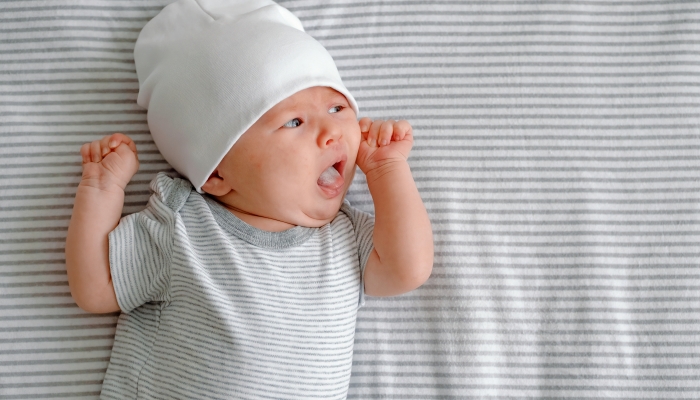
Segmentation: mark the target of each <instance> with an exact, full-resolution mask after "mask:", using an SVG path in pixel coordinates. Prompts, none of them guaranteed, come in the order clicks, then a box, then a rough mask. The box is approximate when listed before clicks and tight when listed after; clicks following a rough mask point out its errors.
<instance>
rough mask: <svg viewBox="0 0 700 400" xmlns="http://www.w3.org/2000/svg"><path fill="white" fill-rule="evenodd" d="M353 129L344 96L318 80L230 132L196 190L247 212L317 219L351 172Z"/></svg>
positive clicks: (330, 211) (333, 207) (303, 221)
mask: <svg viewBox="0 0 700 400" xmlns="http://www.w3.org/2000/svg"><path fill="white" fill-rule="evenodd" d="M360 137H361V136H360V127H359V125H358V123H357V117H356V114H355V111H354V110H353V109H352V107H350V102H349V101H348V100H347V99H346V98H345V96H343V95H342V94H341V93H339V92H337V91H336V90H334V89H331V88H329V87H324V86H314V87H311V88H308V89H304V90H301V91H299V92H297V93H295V94H293V95H292V96H290V97H288V98H286V99H284V100H282V101H281V102H279V103H277V104H276V105H275V106H274V107H272V108H271V109H270V110H268V111H267V112H266V113H265V114H264V115H263V116H262V117H260V119H258V120H257V121H256V122H255V123H254V124H253V126H251V127H250V128H249V129H248V130H247V131H246V132H245V133H244V134H243V135H242V136H241V137H240V138H239V139H238V141H237V142H236V143H235V144H234V145H233V147H232V148H231V150H229V151H228V153H226V155H225V156H224V158H223V160H222V161H221V163H220V164H219V165H218V166H217V167H216V169H215V170H214V172H213V173H212V174H211V175H210V176H209V178H208V179H207V181H206V182H205V183H204V185H202V190H203V191H204V192H206V193H209V194H211V195H213V196H216V197H217V198H218V199H219V200H220V201H221V202H224V203H226V204H230V205H232V206H234V207H236V208H238V209H240V210H245V211H246V212H249V213H252V214H255V215H261V216H265V217H268V218H273V219H276V220H279V221H284V222H287V223H291V224H294V225H302V226H313V227H317V226H322V225H324V224H326V223H328V222H330V221H331V220H332V219H333V218H334V217H335V215H336V214H337V212H338V209H339V208H340V205H341V203H342V201H343V198H344V197H345V193H346V192H347V189H348V187H349V186H350V183H351V182H352V178H353V176H354V175H355V158H356V156H357V150H358V148H359V146H360Z"/></svg>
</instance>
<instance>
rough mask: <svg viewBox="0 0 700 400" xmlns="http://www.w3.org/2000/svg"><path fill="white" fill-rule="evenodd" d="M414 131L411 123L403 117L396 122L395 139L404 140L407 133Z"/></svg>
mask: <svg viewBox="0 0 700 400" xmlns="http://www.w3.org/2000/svg"><path fill="white" fill-rule="evenodd" d="M412 131H413V128H412V127H411V124H409V123H408V121H406V120H405V119H402V120H401V121H398V122H396V123H395V124H394V140H403V138H404V137H406V134H409V133H411V132H412Z"/></svg>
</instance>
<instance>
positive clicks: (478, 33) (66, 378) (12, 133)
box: [0, 0, 700, 399]
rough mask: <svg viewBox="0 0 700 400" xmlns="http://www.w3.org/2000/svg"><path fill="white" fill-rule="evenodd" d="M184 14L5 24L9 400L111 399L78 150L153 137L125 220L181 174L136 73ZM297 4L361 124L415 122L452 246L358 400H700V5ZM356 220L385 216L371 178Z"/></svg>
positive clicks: (2, 299)
mask: <svg viewBox="0 0 700 400" xmlns="http://www.w3.org/2000/svg"><path fill="white" fill-rule="evenodd" d="M168 3H170V1H168V0H146V1H110V0H81V1H67V0H53V1H35V0H19V1H16V0H15V1H13V0H5V1H3V2H1V3H0V168H1V172H0V398H2V399H96V398H98V396H99V393H100V388H101V383H102V379H103V377H104V373H105V370H106V368H107V364H108V361H109V356H110V351H111V348H112V343H113V339H114V332H115V326H116V322H117V317H118V314H116V313H115V314H101V315H97V314H89V313H86V312H84V311H82V310H81V309H79V308H78V307H77V306H76V305H75V303H74V302H73V300H72V298H71V296H70V291H69V288H68V283H67V277H66V271H65V259H64V246H65V238H66V230H67V226H68V222H69V220H70V215H71V212H72V204H73V199H74V196H75V192H76V188H77V185H78V183H79V181H80V177H81V158H80V154H79V149H80V146H81V145H82V144H83V143H85V142H89V141H92V140H96V139H98V138H101V137H102V136H104V135H108V134H110V133H113V132H123V133H126V134H128V135H129V136H131V137H132V138H133V139H135V141H136V143H137V146H138V148H139V159H140V161H141V168H140V170H139V172H138V173H137V175H136V176H135V177H134V178H133V180H132V181H131V183H130V184H129V185H128V186H127V189H126V201H125V206H124V211H123V214H124V215H127V214H130V213H133V212H137V211H139V210H141V209H143V208H144V207H145V205H146V202H147V199H148V197H149V195H150V193H149V188H148V183H149V182H150V181H151V179H152V178H153V177H154V176H155V174H156V173H157V172H159V171H173V170H172V168H171V167H170V166H169V165H168V164H167V163H166V162H165V161H164V160H163V158H162V157H161V155H160V153H159V152H158V149H157V148H156V147H155V146H154V144H153V141H152V140H151V136H150V134H149V130H148V125H147V124H146V112H145V110H144V109H142V108H141V107H139V106H138V105H137V104H136V96H137V94H138V80H137V77H136V73H135V68H134V60H133V47H134V42H135V40H136V38H137V36H138V33H139V31H140V29H141V28H142V27H143V25H144V24H145V23H146V22H147V21H148V20H149V19H151V18H152V17H153V16H155V15H156V14H157V13H158V12H159V11H160V10H161V9H162V8H163V7H164V6H165V5H167V4H168ZM280 4H282V5H283V6H285V7H287V8H288V9H289V10H290V11H292V12H293V13H294V14H296V15H297V16H298V17H299V18H300V19H301V21H302V23H303V24H304V26H305V28H306V30H307V31H308V32H309V33H310V34H311V35H313V36H314V37H315V38H317V39H318V40H319V41H320V42H321V43H322V44H323V45H324V46H326V48H327V49H328V50H329V52H330V53H331V54H332V56H333V57H334V59H335V61H336V63H337V65H338V69H339V71H340V74H341V76H342V78H343V81H344V82H345V84H346V86H347V87H348V89H349V90H350V91H351V92H352V93H353V94H354V96H355V97H356V99H357V101H358V103H359V108H360V110H361V116H369V117H372V118H380V119H388V118H392V119H406V120H408V121H410V122H411V123H412V124H413V127H414V134H415V144H414V147H413V150H412V152H411V154H410V157H409V163H410V166H411V170H412V173H413V176H414V178H415V181H416V184H417V186H418V189H419V191H420V194H421V196H422V198H423V201H424V203H425V206H426V208H427V210H428V213H429V216H430V219H431V223H432V227H433V231H434V239H435V263H434V268H433V273H432V276H431V277H430V279H429V280H428V281H427V282H426V283H425V284H424V285H423V286H422V287H420V288H418V289H417V290H415V291H412V292H410V293H407V294H404V295H401V296H397V297H386V298H380V297H369V296H368V297H367V302H366V305H365V306H364V307H363V308H362V309H361V310H360V312H359V315H358V321H357V329H356V335H355V347H354V361H353V368H352V378H351V383H350V389H349V393H348V398H350V399H468V398H479V399H555V398H556V399H602V398H606V399H607V398H615V399H671V398H673V399H696V398H700V381H699V379H698V376H700V291H699V289H700V251H699V250H698V239H699V238H700V215H699V214H700V182H699V178H700V175H699V174H698V172H699V171H700V152H699V150H700V118H699V110H700V108H699V105H700V25H699V23H700V3H698V2H697V1H684V0H658V1H656V0H648V1H641V0H640V1H602V0H601V1H598V0H585V1H584V0H578V1H577V0H571V1H568V0H543V1H530V0H522V1H509V0H492V1H477V0H473V1H467V0H464V1H442V0H435V1H413V0H381V1H360V0H354V1H352V0H330V1H321V0H293V1H292V0H290V1H280ZM173 172H174V171H173ZM347 198H348V200H349V201H350V202H351V203H352V204H353V205H355V206H357V207H358V208H361V209H363V210H365V211H368V212H372V211H373V207H372V201H371V197H370V196H369V192H368V190H367V186H366V181H365V179H364V176H363V175H362V173H361V172H359V170H358V174H357V176H356V179H355V180H354V182H353V184H352V186H351V189H350V192H349V193H348V196H347ZM410 245H411V244H410V243H406V246H410Z"/></svg>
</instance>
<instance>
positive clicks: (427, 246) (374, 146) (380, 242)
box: [357, 118, 433, 296]
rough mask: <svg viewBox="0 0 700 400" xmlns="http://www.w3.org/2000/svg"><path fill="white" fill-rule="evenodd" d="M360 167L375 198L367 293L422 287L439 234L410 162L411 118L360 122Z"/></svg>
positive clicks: (404, 290)
mask: <svg viewBox="0 0 700 400" xmlns="http://www.w3.org/2000/svg"><path fill="white" fill-rule="evenodd" d="M359 123H360V130H361V131H362V139H363V140H362V143H361V144H360V150H359V152H358V160H357V163H358V166H360V169H362V171H363V172H364V173H365V175H366V176H367V186H368V187H369V191H370V194H371V195H372V199H373V201H374V219H375V222H374V234H373V243H374V250H373V251H372V253H371V254H370V257H369V259H368V261H367V265H366V266H365V293H367V294H369V295H371V296H393V295H397V294H401V293H405V292H408V291H410V290H413V289H415V288H417V287H419V286H420V285H422V284H423V283H424V282H425V281H426V280H427V279H428V277H429V276H430V273H431V272H432V268H433V232H432V228H431V227H430V219H429V218H428V213H427V212H426V209H425V206H424V205H423V201H422V199H421V197H420V194H419V193H418V189H417V188H416V184H415V182H414V181H413V176H412V175H411V170H410V168H409V166H408V162H407V159H408V153H409V152H410V150H411V147H412V146H413V136H412V129H411V126H410V125H409V124H408V122H406V121H399V122H395V121H393V120H389V121H374V122H372V120H370V119H369V118H363V119H361V120H360V122H359Z"/></svg>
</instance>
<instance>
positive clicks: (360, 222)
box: [340, 199, 374, 306]
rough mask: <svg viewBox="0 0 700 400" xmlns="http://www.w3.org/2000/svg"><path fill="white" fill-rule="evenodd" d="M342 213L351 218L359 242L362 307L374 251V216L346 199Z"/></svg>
mask: <svg viewBox="0 0 700 400" xmlns="http://www.w3.org/2000/svg"><path fill="white" fill-rule="evenodd" d="M340 211H342V212H343V213H345V215H347V216H348V218H350V221H351V222H352V226H353V229H354V231H355V241H356V242H357V255H358V258H359V263H360V272H361V279H362V283H361V285H362V287H361V290H360V304H359V305H360V306H363V305H364V304H365V284H364V283H365V266H366V265H367V260H369V256H370V254H371V253H372V250H373V249H374V241H373V236H372V235H373V232H374V216H372V215H371V214H369V213H366V212H364V211H362V210H358V209H357V208H355V207H353V206H351V205H350V202H349V201H348V200H347V199H345V200H343V204H342V205H341V206H340Z"/></svg>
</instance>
